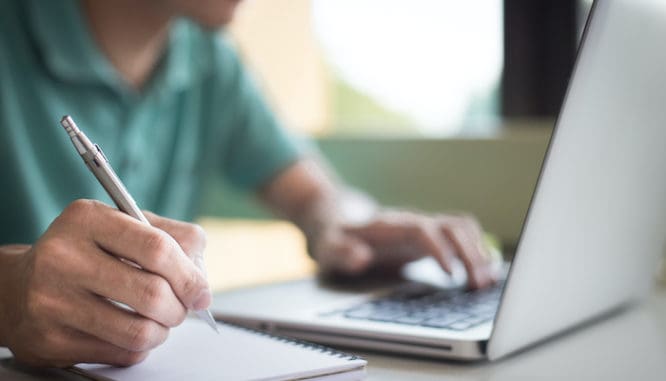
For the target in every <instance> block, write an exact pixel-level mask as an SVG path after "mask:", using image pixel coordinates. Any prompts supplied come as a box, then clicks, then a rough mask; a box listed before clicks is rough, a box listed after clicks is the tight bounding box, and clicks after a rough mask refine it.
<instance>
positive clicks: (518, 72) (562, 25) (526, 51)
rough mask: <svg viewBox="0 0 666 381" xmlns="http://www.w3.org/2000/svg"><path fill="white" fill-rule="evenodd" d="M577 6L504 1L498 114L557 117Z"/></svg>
mask: <svg viewBox="0 0 666 381" xmlns="http://www.w3.org/2000/svg"><path fill="white" fill-rule="evenodd" d="M578 5H579V4H578V2H577V1H576V0H538V1H534V0H504V70H503V73H502V89H501V92H502V96H501V99H502V100H501V102H502V116H504V117H509V118H515V117H537V118H539V117H555V116H557V113H558V112H559V109H560V105H561V103H562V100H563V99H564V94H565V92H566V88H567V83H568V81H569V77H570V75H571V71H572V68H573V63H574V60H575V57H576V49H577V46H578V23H577V22H578V18H577V13H578V9H579V8H578Z"/></svg>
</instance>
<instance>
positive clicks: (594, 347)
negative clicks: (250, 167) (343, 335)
mask: <svg viewBox="0 0 666 381" xmlns="http://www.w3.org/2000/svg"><path fill="white" fill-rule="evenodd" d="M201 223H202V225H203V226H204V228H205V229H206V230H207V232H208V234H209V246H208V250H207V264H208V269H209V279H210V282H211V285H212V287H213V288H214V289H215V290H216V291H227V290H231V289H234V288H238V287H242V286H248V285H256V284H261V283H267V282H275V281H283V280H290V279H299V278H303V277H306V276H311V275H312V274H313V272H314V264H313V263H312V262H311V261H310V260H309V259H308V258H307V256H306V255H305V254H304V253H305V249H304V244H303V238H302V236H301V235H300V233H299V232H298V231H297V230H295V229H294V228H293V227H291V226H289V225H288V224H284V223H270V222H269V223H267V222H259V223H255V222H252V223H250V222H244V221H219V220H202V221H201ZM223 297H224V296H223ZM353 352H355V353H358V354H361V355H362V356H364V357H365V358H366V359H367V360H368V361H369V367H368V377H367V380H369V381H380V380H382V381H391V380H414V381H427V380H442V379H450V380H498V381H501V380H512V381H513V380H523V379H524V380H534V379H538V380H562V379H567V380H569V379H571V380H601V379H603V380H626V379H640V380H663V379H666V289H665V288H664V287H660V288H657V289H656V290H655V291H654V293H653V294H652V295H651V297H650V298H649V299H648V300H647V301H645V302H644V303H641V304H639V305H638V306H635V307H633V308H631V309H628V310H626V311H624V312H622V313H620V314H618V315H616V316H613V317H611V318H609V319H606V320H603V321H601V322H598V323H597V324H594V325H592V326H589V327H586V328H585V329H581V330H577V331H575V332H573V333H570V334H567V335H565V336H562V337H559V338H557V339H555V340H551V341H549V342H547V343H545V344H542V345H539V346H537V347H535V348H532V349H529V350H527V351H524V352H523V353H520V354H518V355H515V356H512V357H510V358H507V359H504V360H501V361H499V362H496V363H487V362H481V363H474V364H463V363H456V362H445V361H433V360H423V359H416V358H407V357H404V356H395V355H383V354H376V353H367V352H363V351H353ZM9 355H10V353H9V351H8V350H6V349H4V348H0V358H3V357H8V356H9ZM5 379H11V380H25V381H28V380H30V381H32V380H46V379H56V380H82V379H83V378H81V377H79V376H75V375H72V374H67V373H64V372H62V371H58V370H34V369H25V368H21V367H17V366H15V365H12V364H5V366H0V380H5Z"/></svg>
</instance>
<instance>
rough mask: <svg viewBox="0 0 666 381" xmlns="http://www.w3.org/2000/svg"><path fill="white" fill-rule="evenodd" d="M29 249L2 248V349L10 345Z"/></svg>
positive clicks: (0, 342)
mask: <svg viewBox="0 0 666 381" xmlns="http://www.w3.org/2000/svg"><path fill="white" fill-rule="evenodd" d="M29 249H30V246H28V245H4V246H0V347H6V346H7V345H8V338H7V335H8V333H9V331H10V330H11V329H12V326H13V325H14V323H13V322H14V321H15V320H16V319H13V318H12V316H13V315H14V314H15V313H16V306H17V304H16V303H15V300H16V299H17V297H18V295H17V286H18V282H19V276H20V273H21V270H20V269H19V267H20V263H21V259H22V258H23V254H24V253H25V252H27V251H28V250H29Z"/></svg>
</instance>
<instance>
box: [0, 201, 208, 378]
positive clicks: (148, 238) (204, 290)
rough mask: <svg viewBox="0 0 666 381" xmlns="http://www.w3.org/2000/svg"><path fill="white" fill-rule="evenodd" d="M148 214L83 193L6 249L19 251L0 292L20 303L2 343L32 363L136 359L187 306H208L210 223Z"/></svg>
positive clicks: (6, 319)
mask: <svg viewBox="0 0 666 381" xmlns="http://www.w3.org/2000/svg"><path fill="white" fill-rule="evenodd" d="M146 217H147V218H148V220H149V221H150V224H151V225H152V226H149V225H147V224H144V223H142V222H140V221H138V220H136V219H134V218H132V217H130V216H128V215H126V214H124V213H122V212H120V211H118V210H116V209H114V208H112V207H109V206H107V205H104V204H102V203H100V202H96V201H90V200H78V201H75V202H73V203H72V204H70V205H69V206H68V207H67V208H66V209H65V210H64V211H63V212H62V214H61V215H60V216H59V217H58V218H57V219H56V220H55V221H54V222H53V223H52V224H51V226H49V228H48V230H47V231H46V232H45V233H44V234H43V235H42V237H41V238H40V239H39V240H38V241H37V242H36V243H35V244H34V245H32V246H26V245H21V246H13V247H5V250H13V251H15V255H9V256H5V257H7V258H10V259H8V260H7V261H6V262H8V263H2V264H1V265H0V279H1V280H2V281H0V282H1V283H2V284H1V285H0V286H1V287H0V298H3V299H4V300H3V303H2V305H3V306H11V308H6V309H4V311H0V319H2V320H3V321H2V322H1V323H2V324H0V327H5V329H6V328H7V327H11V332H3V333H2V335H0V337H3V338H5V339H6V342H3V343H0V344H1V345H4V346H7V347H9V348H10V349H11V350H12V352H13V353H14V355H15V356H16V358H17V360H19V361H22V362H25V363H29V364H32V365H50V366H59V367H62V366H68V365H72V364H74V363H79V362H99V363H108V364H114V365H120V366H127V365H131V364H134V363H137V362H140V361H141V360H142V359H144V358H145V357H146V355H147V354H148V352H149V351H150V350H151V349H152V348H154V347H156V346H157V345H159V344H161V343H162V342H163V341H164V340H165V339H166V337H167V335H168V332H169V328H171V327H175V326H177V325H179V324H180V323H181V322H182V321H183V319H184V318H185V316H186V314H187V310H188V309H195V310H201V309H205V308H207V307H208V305H209V304H210V302H211V292H210V289H209V287H208V283H207V281H206V279H205V275H204V272H203V271H202V269H201V268H199V267H197V265H199V266H202V264H203V261H202V260H201V256H202V253H203V249H204V246H205V235H204V233H203V231H202V230H201V228H199V227H198V226H196V225H192V224H188V223H184V222H179V221H175V220H170V219H166V218H163V217H159V216H156V215H153V214H150V213H147V214H146ZM114 257H119V258H124V259H126V260H129V261H132V262H135V263H137V264H138V265H140V266H141V267H142V268H143V269H144V270H139V269H137V268H134V267H132V266H128V265H126V264H124V263H122V262H121V261H118V260H117V259H116V258H114ZM16 278H20V279H16ZM110 300H113V301H116V302H120V303H122V304H125V305H127V306H129V307H131V308H132V309H134V311H136V312H132V311H128V310H126V309H123V308H120V307H118V306H116V305H114V304H113V303H111V302H110ZM35 343H39V345H35Z"/></svg>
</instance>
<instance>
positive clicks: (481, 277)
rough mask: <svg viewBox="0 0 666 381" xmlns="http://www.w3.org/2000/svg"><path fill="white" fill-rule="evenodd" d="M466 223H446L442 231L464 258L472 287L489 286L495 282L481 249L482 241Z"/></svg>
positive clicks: (462, 258) (459, 255)
mask: <svg viewBox="0 0 666 381" xmlns="http://www.w3.org/2000/svg"><path fill="white" fill-rule="evenodd" d="M468 230H469V229H468V228H466V227H465V225H464V224H454V223H445V224H444V225H443V226H442V232H443V233H444V235H445V236H446V237H447V238H448V239H449V241H450V242H451V244H452V245H453V246H454V248H455V250H456V252H457V254H458V257H459V258H460V259H461V260H462V262H463V264H464V266H465V269H466V271H467V275H468V283H469V286H470V287H471V288H475V289H476V288H483V287H487V286H489V285H490V284H492V282H493V278H492V277H491V274H490V272H489V271H488V263H487V260H486V257H485V256H484V254H483V253H482V251H481V242H480V241H479V240H478V239H477V238H475V234H474V233H473V232H469V231H468Z"/></svg>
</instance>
